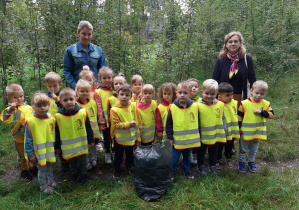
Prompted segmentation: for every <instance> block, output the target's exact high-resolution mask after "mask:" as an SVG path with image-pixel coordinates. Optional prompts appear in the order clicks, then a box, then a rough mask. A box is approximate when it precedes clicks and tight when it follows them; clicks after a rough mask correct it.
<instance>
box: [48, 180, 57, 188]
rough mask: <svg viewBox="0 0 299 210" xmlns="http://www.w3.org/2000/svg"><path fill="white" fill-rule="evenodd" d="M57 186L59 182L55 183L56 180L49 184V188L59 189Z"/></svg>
mask: <svg viewBox="0 0 299 210" xmlns="http://www.w3.org/2000/svg"><path fill="white" fill-rule="evenodd" d="M57 185H58V184H57V182H55V181H54V180H52V181H51V182H49V183H48V186H50V187H53V188H55V187H57Z"/></svg>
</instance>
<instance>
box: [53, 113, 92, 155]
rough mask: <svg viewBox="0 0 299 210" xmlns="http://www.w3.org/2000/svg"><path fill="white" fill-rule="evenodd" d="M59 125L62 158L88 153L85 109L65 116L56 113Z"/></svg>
mask: <svg viewBox="0 0 299 210" xmlns="http://www.w3.org/2000/svg"><path fill="white" fill-rule="evenodd" d="M55 117H56V121H57V124H58V127H59V132H60V139H61V150H62V156H63V158H64V159H70V158H73V157H76V156H79V155H83V154H88V146H87V133H86V127H85V122H86V117H87V112H86V110H85V109H80V110H79V111H78V112H77V114H75V115H72V116H65V115H63V114H60V113H58V114H56V115H55Z"/></svg>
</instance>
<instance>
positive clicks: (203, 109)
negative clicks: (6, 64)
mask: <svg viewBox="0 0 299 210" xmlns="http://www.w3.org/2000/svg"><path fill="white" fill-rule="evenodd" d="M198 106H199V111H200V126H201V142H202V143H203V144H207V145H213V144H215V143H216V142H222V143H225V142H226V137H225V131H224V126H223V122H222V116H223V111H224V103H222V102H221V101H217V103H216V104H213V105H207V104H204V103H199V104H198Z"/></svg>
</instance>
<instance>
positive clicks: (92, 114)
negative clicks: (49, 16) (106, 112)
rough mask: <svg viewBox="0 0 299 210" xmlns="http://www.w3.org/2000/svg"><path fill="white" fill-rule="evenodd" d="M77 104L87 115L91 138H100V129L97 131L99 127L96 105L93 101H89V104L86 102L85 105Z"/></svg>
mask: <svg viewBox="0 0 299 210" xmlns="http://www.w3.org/2000/svg"><path fill="white" fill-rule="evenodd" d="M77 104H78V105H79V106H80V107H81V108H84V109H86V111H87V114H88V118H89V121H90V125H91V128H92V131H93V137H94V138H101V133H100V129H99V125H98V120H97V119H98V118H97V117H98V115H97V113H98V107H97V103H96V102H95V100H93V99H90V100H89V102H87V103H86V104H81V103H79V102H77ZM92 146H94V143H93V144H92Z"/></svg>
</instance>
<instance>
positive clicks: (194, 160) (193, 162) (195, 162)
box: [191, 153, 197, 165]
mask: <svg viewBox="0 0 299 210" xmlns="http://www.w3.org/2000/svg"><path fill="white" fill-rule="evenodd" d="M191 164H194V165H196V164H197V154H196V153H192V154H191Z"/></svg>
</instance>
